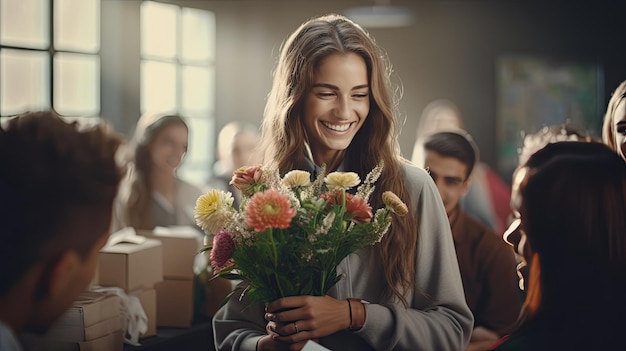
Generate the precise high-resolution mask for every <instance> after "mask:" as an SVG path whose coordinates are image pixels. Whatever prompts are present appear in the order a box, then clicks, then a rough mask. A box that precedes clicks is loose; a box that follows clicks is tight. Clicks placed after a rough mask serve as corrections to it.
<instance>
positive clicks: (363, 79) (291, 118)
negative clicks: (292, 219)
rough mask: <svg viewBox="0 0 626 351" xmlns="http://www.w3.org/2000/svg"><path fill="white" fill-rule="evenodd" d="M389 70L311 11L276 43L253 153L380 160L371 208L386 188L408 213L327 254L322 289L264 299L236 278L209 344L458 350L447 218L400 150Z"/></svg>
mask: <svg viewBox="0 0 626 351" xmlns="http://www.w3.org/2000/svg"><path fill="white" fill-rule="evenodd" d="M389 74H390V69H389V65H388V62H387V61H386V55H385V54H384V52H383V50H382V49H381V48H380V47H378V46H377V45H376V43H375V41H374V39H373V38H372V37H371V36H370V35H369V34H368V33H367V32H366V31H365V30H363V28H361V27H360V26H359V25H357V24H355V23H354V22H352V21H350V20H349V19H347V18H346V17H343V16H338V15H328V16H324V17H319V18H314V19H312V20H310V21H308V22H306V23H304V24H302V25H301V26H300V28H298V29H297V30H296V31H295V32H294V33H293V34H292V35H291V36H290V37H289V38H288V39H287V41H286V42H285V44H284V46H283V48H282V51H281V54H280V57H279V60H278V66H277V67H276V70H275V74H274V82H273V85H272V90H271V91H270V94H269V97H268V100H267V104H266V106H265V113H264V116H263V122H262V128H261V146H260V147H259V148H258V150H262V152H264V155H263V156H262V157H261V159H262V160H263V162H264V163H265V164H266V166H267V167H273V168H275V169H278V171H279V173H280V175H281V176H284V175H285V174H288V173H289V172H290V171H292V170H304V171H307V172H309V173H310V174H311V175H312V178H313V179H317V178H318V177H319V176H322V175H323V174H322V173H321V172H333V171H341V172H353V173H355V174H356V175H358V177H359V178H360V179H366V178H367V175H368V173H369V171H370V170H372V169H373V168H374V167H376V166H377V165H378V164H380V163H381V162H382V163H383V164H384V168H383V170H382V172H381V174H379V177H378V176H377V179H378V180H377V182H376V187H375V188H373V189H372V191H373V194H372V196H371V199H372V203H371V207H372V210H374V211H376V210H377V209H380V208H382V207H383V206H384V204H383V203H382V198H383V196H382V195H383V192H384V191H391V192H393V193H394V194H397V195H398V197H399V199H400V200H401V202H404V203H406V204H407V206H408V211H406V215H405V216H401V217H400V216H393V224H392V225H391V227H390V229H389V232H388V233H387V234H386V235H385V236H384V237H383V238H382V240H381V242H380V243H378V244H376V245H373V246H367V247H365V248H363V249H360V250H359V251H357V252H355V253H352V254H350V255H348V256H347V257H346V258H344V259H343V261H341V263H339V265H338V266H337V268H336V273H337V276H339V277H342V279H341V280H339V281H338V282H337V283H336V285H334V286H333V287H332V288H331V289H330V290H329V291H328V294H327V295H326V296H288V297H284V298H279V299H277V300H275V301H273V302H271V303H269V304H268V305H267V306H265V305H264V304H263V303H255V304H251V303H250V300H249V298H248V297H246V296H245V294H242V292H245V291H246V290H247V289H249V286H248V285H247V283H246V282H243V283H242V284H240V286H239V287H238V289H239V290H238V291H236V292H235V293H234V294H236V295H237V296H243V297H242V298H240V299H230V300H229V301H228V303H227V304H226V305H224V306H223V307H222V308H221V309H220V310H219V311H218V312H217V313H216V315H215V317H214V322H213V323H214V335H215V343H216V345H215V346H216V348H217V349H218V350H231V349H237V350H278V349H280V350H285V349H290V350H299V349H301V348H302V347H303V346H304V344H305V343H306V342H307V341H308V340H310V339H313V340H316V341H318V342H319V343H321V344H322V345H324V346H325V347H327V348H329V349H332V350H382V349H385V350H387V349H394V350H416V349H428V350H462V349H465V346H466V345H467V343H468V341H469V336H470V334H471V329H472V328H471V327H472V321H473V317H472V314H471V312H470V310H469V308H468V307H467V304H466V302H465V299H464V295H463V287H462V284H461V277H460V274H459V267H458V263H457V261H456V255H455V252H454V244H453V242H452V235H451V233H450V224H449V223H448V219H447V216H446V212H445V210H444V207H443V205H442V201H441V197H440V196H439V193H438V192H437V188H436V187H435V184H434V183H433V181H432V179H431V178H430V177H429V176H428V174H427V173H426V172H425V171H424V170H423V169H420V168H417V167H414V166H412V165H410V164H409V163H408V162H406V161H405V160H404V159H403V158H402V157H401V156H400V151H399V146H398V144H397V134H396V133H397V132H396V121H395V110H394V108H395V106H397V104H396V101H394V96H393V91H394V90H393V89H392V88H391V85H390V82H389ZM324 166H325V168H324ZM357 195H358V194H355V196H357ZM403 213H405V212H404V209H403ZM418 219H419V220H418ZM347 233H348V235H349V233H350V230H349V229H348V230H347ZM418 247H419V250H418ZM327 250H336V251H338V249H336V248H334V247H332V246H331V247H329V248H328V249H327ZM416 287H419V288H416ZM426 312H428V313H426Z"/></svg>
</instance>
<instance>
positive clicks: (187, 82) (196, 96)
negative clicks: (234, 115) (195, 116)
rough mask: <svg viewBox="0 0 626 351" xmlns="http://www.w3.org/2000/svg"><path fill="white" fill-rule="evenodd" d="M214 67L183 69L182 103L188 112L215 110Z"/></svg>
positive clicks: (188, 67)
mask: <svg viewBox="0 0 626 351" xmlns="http://www.w3.org/2000/svg"><path fill="white" fill-rule="evenodd" d="M214 81H215V70H214V69H213V67H210V68H205V67H194V66H183V67H182V92H181V93H182V103H183V106H182V107H183V108H184V109H186V110H211V111H212V110H213V107H214V106H215V101H214V100H215V91H214V83H213V82H214Z"/></svg>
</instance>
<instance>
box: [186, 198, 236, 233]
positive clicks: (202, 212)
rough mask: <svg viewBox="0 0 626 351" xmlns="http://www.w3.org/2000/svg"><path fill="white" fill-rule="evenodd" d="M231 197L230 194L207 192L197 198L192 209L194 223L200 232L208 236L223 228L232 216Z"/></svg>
mask: <svg viewBox="0 0 626 351" xmlns="http://www.w3.org/2000/svg"><path fill="white" fill-rule="evenodd" d="M232 206H233V196H232V194H231V193H230V192H224V191H221V190H216V189H213V190H209V191H208V192H207V193H206V194H204V195H201V196H200V197H198V200H197V201H196V207H195V209H194V217H195V219H196V223H197V224H198V226H199V227H200V228H202V230H204V231H206V232H207V233H210V234H215V233H217V232H218V231H219V230H220V229H222V228H224V226H225V225H226V223H227V221H228V220H229V219H230V218H231V217H232V215H233V211H234V210H233V207H232Z"/></svg>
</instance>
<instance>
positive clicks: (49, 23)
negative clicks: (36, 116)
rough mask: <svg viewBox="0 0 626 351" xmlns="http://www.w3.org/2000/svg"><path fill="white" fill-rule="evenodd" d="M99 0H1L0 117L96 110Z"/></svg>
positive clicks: (83, 113)
mask: <svg viewBox="0 0 626 351" xmlns="http://www.w3.org/2000/svg"><path fill="white" fill-rule="evenodd" d="M99 50H100V0H55V1H49V0H20V1H14V0H0V117H2V116H11V115H15V114H19V113H23V112H26V111H33V110H40V109H51V108H52V109H54V110H55V111H56V112H57V113H59V114H60V115H63V116H68V117H72V116H81V117H97V116H98V115H99V113H100V57H99Z"/></svg>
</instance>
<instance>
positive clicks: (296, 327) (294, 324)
mask: <svg viewBox="0 0 626 351" xmlns="http://www.w3.org/2000/svg"><path fill="white" fill-rule="evenodd" d="M293 327H294V328H295V329H296V334H298V333H299V332H300V329H298V323H297V322H293Z"/></svg>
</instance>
